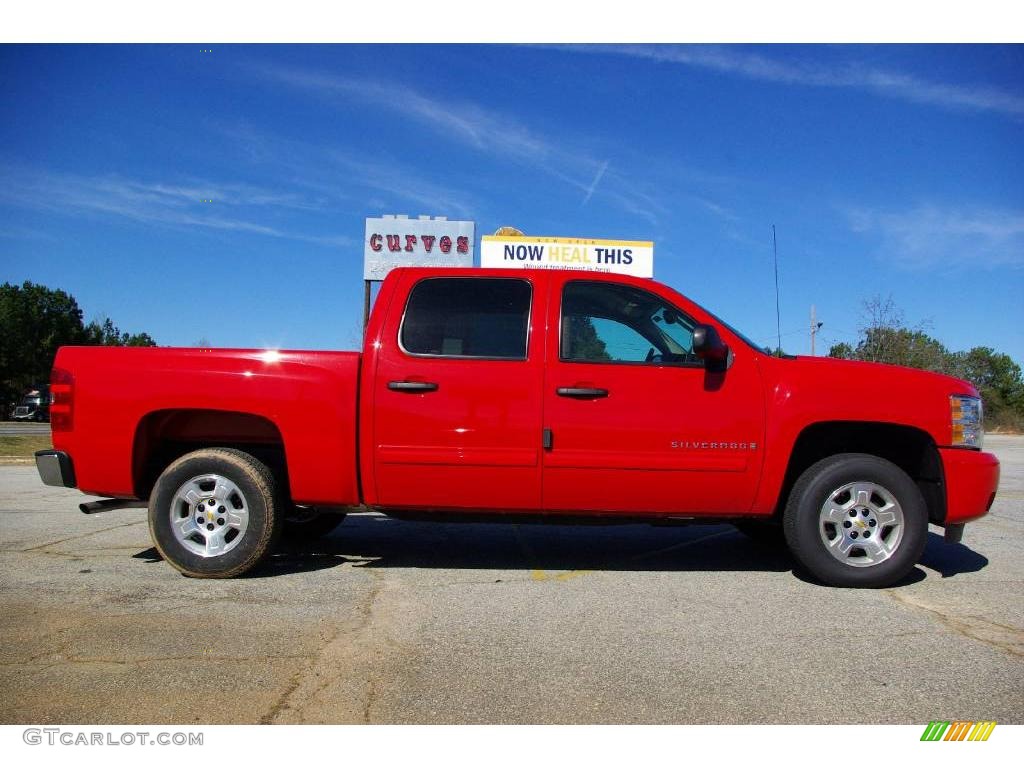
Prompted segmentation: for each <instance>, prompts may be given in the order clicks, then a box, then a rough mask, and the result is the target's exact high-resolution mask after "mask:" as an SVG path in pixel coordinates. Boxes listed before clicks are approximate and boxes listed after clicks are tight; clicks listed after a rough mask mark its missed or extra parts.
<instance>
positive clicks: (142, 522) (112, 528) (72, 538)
mask: <svg viewBox="0 0 1024 768" xmlns="http://www.w3.org/2000/svg"><path fill="white" fill-rule="evenodd" d="M147 524H148V521H146V520H136V521H134V522H131V523H121V524H120V525H111V526H110V527H108V528H98V529H96V530H95V531H89V532H88V533H80V534H79V535H77V536H68V537H67V538H66V539H57V541H48V542H46V543H45V544H37V545H36V546H34V547H28V548H27V549H18V550H13V551H15V552H21V553H25V552H35V551H37V550H41V549H46V547H52V546H55V545H57V544H63V543H65V542H67V541H77V540H78V539H84V538H87V537H89V536H95V535H96V534H98V533H104V532H105V531H115V530H117V529H118V528H128V527H129V526H132V525H147Z"/></svg>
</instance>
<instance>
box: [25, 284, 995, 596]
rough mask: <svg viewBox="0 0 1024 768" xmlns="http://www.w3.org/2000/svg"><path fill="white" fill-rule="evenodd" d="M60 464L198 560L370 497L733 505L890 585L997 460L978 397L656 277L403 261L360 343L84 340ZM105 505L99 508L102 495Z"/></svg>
mask: <svg viewBox="0 0 1024 768" xmlns="http://www.w3.org/2000/svg"><path fill="white" fill-rule="evenodd" d="M51 391H52V393H53V404H52V407H51V423H52V429H53V443H54V450H50V451H41V452H39V453H38V454H37V455H36V463H37V467H38V469H39V473H40V476H41V478H42V480H43V482H45V483H47V484H50V485H61V486H67V487H77V488H80V489H81V490H82V491H83V492H85V493H89V494H95V495H101V496H108V497H114V498H113V499H111V500H110V501H109V502H107V503H108V504H109V505H120V506H127V505H130V504H131V503H132V501H134V505H135V506H142V503H143V502H144V501H145V500H148V506H149V525H150V531H151V532H152V536H153V540H154V542H155V544H156V547H157V549H158V550H159V551H160V553H161V554H162V555H163V557H164V559H166V560H167V562H169V563H170V564H171V565H173V566H174V567H175V568H177V569H178V570H179V571H181V572H182V573H184V574H186V575H188V576H198V577H229V576H236V575H239V574H241V573H244V572H246V571H248V570H249V569H251V568H252V567H253V566H255V565H256V564H257V563H259V562H260V561H261V559H263V558H264V557H265V556H266V555H267V554H268V553H269V552H270V551H272V549H273V547H274V544H275V540H276V539H277V537H278V536H279V535H280V534H281V532H282V530H286V531H287V530H291V531H293V532H295V533H301V532H303V531H305V532H306V533H307V534H308V535H316V534H318V533H323V532H325V531H328V530H330V529H331V528H333V527H334V526H335V525H336V524H337V523H338V522H339V521H340V518H341V516H342V515H343V510H345V509H348V508H351V507H354V506H357V505H365V506H367V507H369V508H371V509H375V510H378V511H380V512H383V513H386V514H388V515H393V516H398V517H412V518H417V519H443V520H446V521H452V520H460V519H462V520H472V521H474V522H479V521H480V520H486V519H491V520H502V521H511V520H523V521H539V522H543V521H553V520H557V521H559V522H567V521H583V520H586V521H587V522H594V521H595V520H599V521H603V522H631V523H636V522H639V521H648V522H659V523H663V522H666V521H680V522H699V523H704V522H722V521H727V522H731V523H734V524H736V525H737V526H738V527H740V528H741V529H742V530H744V531H747V532H749V533H751V534H752V535H764V536H766V537H771V536H772V535H773V534H777V535H778V539H779V541H781V540H782V539H783V538H784V539H785V542H786V543H787V544H788V545H789V547H790V549H791V551H792V553H793V555H794V556H795V558H796V559H797V560H798V561H799V563H801V564H802V565H803V566H804V567H805V568H806V569H807V570H808V571H810V572H811V573H812V574H814V575H815V576H816V577H817V578H818V579H820V580H821V581H823V582H825V583H827V584H832V585H837V586H851V587H877V586H883V585H889V584H892V583H894V582H897V581H899V580H900V579H901V578H903V577H904V576H905V575H906V574H907V573H908V572H909V571H910V570H911V569H912V568H913V566H914V564H915V563H916V562H917V560H918V558H919V557H920V555H921V552H922V549H923V548H924V545H925V540H926V538H927V532H928V524H929V522H931V523H933V524H935V525H939V526H944V527H945V529H946V538H947V540H952V541H959V537H960V536H961V534H962V531H963V525H964V523H965V522H966V521H968V520H972V519H974V518H977V517H980V516H982V515H984V514H985V513H986V512H987V511H988V510H989V508H990V507H991V505H992V502H993V499H994V498H995V492H996V487H997V485H998V480H999V463H998V461H997V460H996V458H995V457H994V456H993V455H991V454H989V453H983V452H982V451H981V444H982V420H981V416H982V414H981V401H980V399H979V398H978V392H977V390H975V388H974V387H973V386H971V385H970V384H969V383H967V382H965V381H960V380H958V379H954V378H949V377H946V376H940V375H936V374H931V373H925V372H921V371H915V370H910V369H907V368H899V367H894V366H886V365H877V364H869V363H854V362H848V361H840V360H833V359H828V358H813V357H811V358H808V357H795V358H794V357H785V358H778V357H773V356H771V355H769V354H766V352H765V350H763V349H761V348H759V347H758V346H757V345H756V344H754V343H752V342H750V341H749V340H747V339H746V338H744V337H743V336H742V335H741V334H740V333H738V332H737V331H735V330H734V329H732V328H731V327H730V326H728V325H727V324H726V323H724V322H722V321H721V320H719V319H718V318H717V317H715V316H714V315H713V314H711V313H710V312H708V311H707V310H705V309H702V308H701V307H699V306H698V305H696V304H694V303H693V302H691V301H689V300H688V299H687V298H686V297H684V296H682V295H681V294H679V293H677V292H676V291H674V290H672V289H670V288H668V287H666V286H664V285H661V284H659V283H656V282H654V281H650V280H645V279H638V278H632V277H626V276H621V275H604V274H596V273H587V272H574V271H564V270H551V271H532V270H522V271H515V272H511V271H506V270H488V269H396V270H394V271H393V272H391V274H390V275H389V276H388V277H387V279H386V280H385V281H384V283H383V285H382V286H381V290H380V294H379V297H378V299H377V302H376V305H375V307H374V310H373V313H372V315H371V317H370V320H369V323H368V326H367V329H366V340H365V347H364V349H363V352H362V354H359V353H356V352H301V351H277V350H270V351H267V350H243V349H167V348H113V347H108V348H102V347H88V348H85V347H64V348H62V349H61V350H60V351H59V352H58V354H57V358H56V361H55V364H54V370H53V376H52V383H51ZM97 504H99V505H100V506H102V504H103V502H99V503H94V504H93V505H83V507H85V508H86V509H87V511H88V509H94V508H95V507H96V505H97Z"/></svg>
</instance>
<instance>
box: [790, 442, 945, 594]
mask: <svg viewBox="0 0 1024 768" xmlns="http://www.w3.org/2000/svg"><path fill="white" fill-rule="evenodd" d="M783 530H784V532H785V535H786V542H787V544H788V545H789V548H790V550H791V551H792V553H793V556H794V557H795V558H796V559H797V560H798V561H799V562H800V563H801V564H802V565H803V566H804V567H805V568H807V570H809V571H810V572H811V573H812V574H814V575H815V576H816V577H818V578H819V579H821V580H822V581H823V582H825V583H826V584H831V585H832V586H836V587H886V586H891V585H892V584H894V583H896V582H898V581H899V580H900V579H902V578H903V577H904V576H906V575H907V574H908V573H909V572H910V571H911V569H912V568H913V567H914V564H915V563H916V562H917V561H918V559H919V558H920V556H921V553H922V551H923V550H924V545H925V541H926V539H927V535H928V510H927V507H926V505H925V501H924V498H923V497H922V496H921V492H920V490H918V488H917V485H916V484H915V483H914V481H913V480H912V479H911V478H910V477H909V476H908V475H907V473H906V472H904V471H903V470H902V469H900V468H899V467H897V466H896V465H895V464H893V463H891V462H889V461H886V460H885V459H881V458H879V457H877V456H871V455H869V454H863V453H844V454H838V455H836V456H830V457H829V458H827V459H823V460H821V461H819V462H818V463H816V464H814V465H812V466H811V467H810V468H808V469H807V470H806V471H805V472H804V473H803V474H802V475H801V476H800V479H799V480H797V482H796V485H795V486H793V491H792V493H791V494H790V496H789V501H788V503H787V505H786V510H785V513H784V516H783Z"/></svg>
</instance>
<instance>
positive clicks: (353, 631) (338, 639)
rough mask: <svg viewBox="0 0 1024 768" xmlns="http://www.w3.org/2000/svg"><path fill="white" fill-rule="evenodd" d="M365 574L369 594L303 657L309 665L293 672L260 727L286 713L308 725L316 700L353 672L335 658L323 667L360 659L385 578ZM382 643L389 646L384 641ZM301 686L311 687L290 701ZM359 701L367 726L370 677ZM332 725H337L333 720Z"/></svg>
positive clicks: (372, 697) (372, 694)
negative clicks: (353, 657) (369, 582)
mask: <svg viewBox="0 0 1024 768" xmlns="http://www.w3.org/2000/svg"><path fill="white" fill-rule="evenodd" d="M366 573H367V574H369V576H370V577H371V578H372V579H373V583H372V585H371V587H370V590H369V592H368V593H367V594H366V596H364V597H363V598H362V599H361V600H360V601H359V603H358V605H357V606H356V610H355V611H354V614H355V616H354V618H350V619H349V620H348V621H346V622H343V623H341V624H338V625H336V626H335V627H334V630H333V631H332V632H330V634H329V635H328V637H327V638H326V640H325V641H324V642H323V644H322V645H321V646H320V648H319V649H318V650H317V651H316V652H315V653H313V654H310V655H308V656H305V657H303V658H305V659H307V660H308V662H309V663H308V664H306V665H304V666H303V668H302V669H299V670H298V671H296V673H295V674H294V675H293V676H292V678H291V680H289V682H288V685H287V686H285V688H284V690H283V691H282V692H281V695H280V696H279V697H278V699H277V700H276V701H275V702H274V703H273V704H272V705H271V706H270V708H269V709H268V710H267V712H266V713H264V715H263V716H262V717H261V718H260V723H261V724H263V725H267V724H271V723H274V722H279V720H280V718H281V717H282V716H283V715H285V713H288V712H290V713H291V714H292V715H293V717H294V719H295V722H298V723H308V722H311V720H310V719H309V716H308V714H307V713H308V712H309V710H310V708H311V707H312V706H313V705H314V704H316V703H317V698H318V697H319V696H321V694H323V692H324V691H326V690H327V689H328V688H330V687H331V686H332V685H333V684H334V683H336V682H338V681H339V680H340V679H341V678H343V677H344V676H345V675H348V674H351V672H352V671H353V670H352V668H351V666H350V665H346V664H340V663H338V661H339V659H337V658H334V659H333V661H332V662H331V663H330V664H329V666H327V668H324V667H325V666H326V665H327V664H328V662H327V659H328V657H338V656H340V657H345V656H350V655H356V656H357V658H363V657H364V656H363V655H362V653H361V652H362V651H364V650H365V648H364V647H363V646H364V645H365V643H364V641H361V639H360V636H361V635H362V634H363V633H364V632H365V631H366V630H367V629H369V628H371V626H372V619H373V614H374V604H375V603H376V601H377V598H378V596H379V595H380V593H381V592H382V590H383V589H384V586H385V580H384V579H385V577H384V576H383V575H380V574H378V573H377V572H376V571H366ZM385 642H387V643H388V644H391V643H390V642H388V641H387V640H386V639H385ZM318 667H320V669H318ZM315 677H320V678H321V679H320V681H318V682H316V683H315V684H313V683H312V678H315ZM304 684H312V685H313V688H312V690H310V691H309V692H308V693H305V694H304V695H303V696H302V698H301V700H299V701H294V702H293V701H292V699H293V697H295V694H296V692H297V691H299V689H300V688H302V687H303V685H304ZM362 698H363V705H362V707H361V708H360V710H361V712H360V714H361V719H362V722H364V723H369V722H370V711H371V709H372V707H373V704H374V702H375V701H376V698H377V686H376V682H375V681H374V678H373V676H372V675H371V676H370V677H369V678H368V679H367V680H366V685H365V688H364V691H363V697H362ZM329 722H330V721H329ZM333 722H338V720H337V718H335V719H334V720H333Z"/></svg>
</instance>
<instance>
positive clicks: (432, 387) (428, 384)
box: [388, 381, 437, 394]
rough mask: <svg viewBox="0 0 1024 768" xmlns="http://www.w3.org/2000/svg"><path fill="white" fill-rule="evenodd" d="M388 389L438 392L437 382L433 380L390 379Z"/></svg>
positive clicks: (413, 392) (414, 392)
mask: <svg viewBox="0 0 1024 768" xmlns="http://www.w3.org/2000/svg"><path fill="white" fill-rule="evenodd" d="M388 389H390V390H391V391H393V392H410V393H412V394H416V393H417V392H436V391H437V384H435V383H434V382H432V381H389V382H388Z"/></svg>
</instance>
